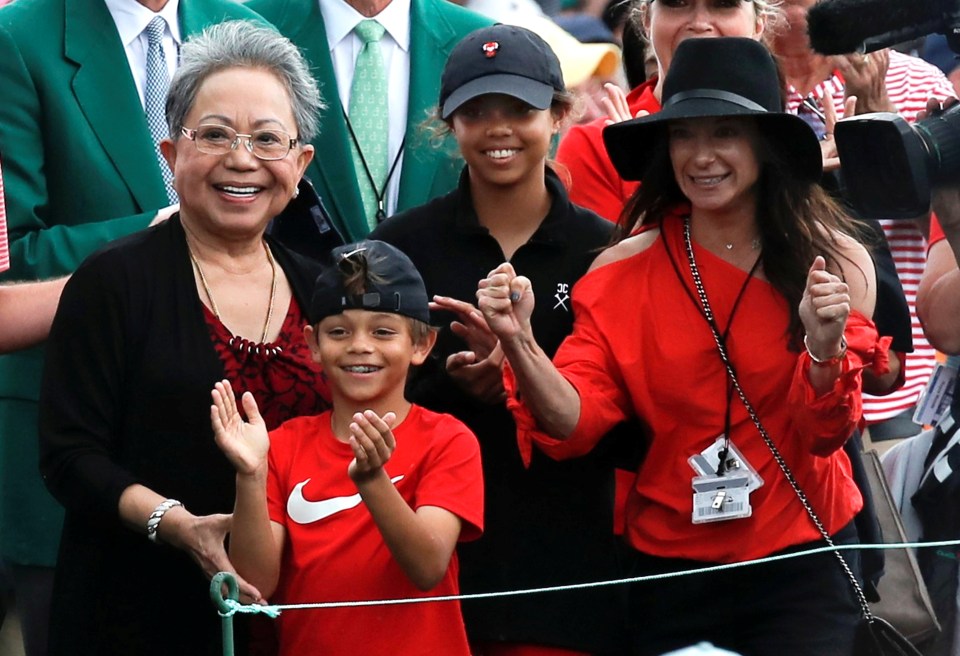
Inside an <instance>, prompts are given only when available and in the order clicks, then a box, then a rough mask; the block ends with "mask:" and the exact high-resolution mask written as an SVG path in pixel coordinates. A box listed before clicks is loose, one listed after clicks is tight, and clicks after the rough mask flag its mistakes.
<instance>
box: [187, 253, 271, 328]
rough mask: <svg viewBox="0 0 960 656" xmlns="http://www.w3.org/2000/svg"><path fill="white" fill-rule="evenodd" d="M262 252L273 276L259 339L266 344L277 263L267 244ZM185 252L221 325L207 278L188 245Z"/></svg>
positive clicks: (218, 311)
mask: <svg viewBox="0 0 960 656" xmlns="http://www.w3.org/2000/svg"><path fill="white" fill-rule="evenodd" d="M263 250H265V251H266V252H267V260H268V261H269V262H270V270H271V272H272V274H273V278H272V280H271V282H270V305H268V306H267V320H266V321H264V322H263V335H262V336H261V337H260V343H261V344H266V342H267V334H268V333H269V332H270V322H271V321H272V320H273V302H274V300H275V299H276V297H277V262H276V260H274V259H273V253H272V252H271V251H270V246H269V245H267V242H263ZM187 252H189V253H190V260H191V261H192V262H193V266H195V267H197V273H198V274H199V275H200V284H201V285H203V291H204V292H205V293H206V295H207V300H208V301H210V309H211V310H213V315H214V316H215V317H216V318H217V320H218V321H219V322H220V323H223V319H222V318H221V317H220V310H219V309H218V308H217V302H216V301H215V300H213V294H211V293H210V285H209V284H207V277H206V276H204V275H203V269H202V268H201V267H200V262H198V261H197V256H196V255H194V254H193V249H192V248H190V244H187ZM224 325H226V324H224Z"/></svg>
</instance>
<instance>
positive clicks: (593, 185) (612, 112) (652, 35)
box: [557, 0, 783, 221]
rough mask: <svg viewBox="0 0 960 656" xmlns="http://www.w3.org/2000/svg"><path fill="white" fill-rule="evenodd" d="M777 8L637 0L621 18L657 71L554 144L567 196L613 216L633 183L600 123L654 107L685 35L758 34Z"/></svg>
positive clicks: (764, 0)
mask: <svg viewBox="0 0 960 656" xmlns="http://www.w3.org/2000/svg"><path fill="white" fill-rule="evenodd" d="M782 16H783V13H782V11H781V10H780V9H779V7H778V6H777V3H773V2H770V0H656V1H654V0H639V1H638V2H636V3H634V4H633V8H632V9H631V10H630V15H629V18H628V19H627V20H629V21H631V22H632V23H633V26H634V28H636V29H639V30H641V31H642V32H643V34H644V35H646V38H647V40H648V41H649V42H650V47H651V49H652V50H653V54H654V56H655V58H656V67H657V73H656V75H653V76H652V77H650V79H648V80H647V81H645V82H644V83H643V84H640V85H639V86H637V87H635V88H634V89H632V90H631V91H630V93H629V95H627V96H626V98H619V99H618V98H617V96H614V100H613V101H612V102H613V103H614V104H611V105H608V107H607V110H608V112H609V117H610V118H608V117H606V116H605V117H602V118H598V119H596V120H594V121H591V122H590V123H586V124H583V125H575V126H573V127H572V128H570V130H568V131H567V133H566V135H564V137H563V139H562V140H561V142H560V147H559V148H558V149H557V161H558V162H560V163H561V164H563V165H564V166H565V167H566V168H567V169H568V170H569V172H570V185H569V187H570V198H571V200H573V202H575V203H577V204H578V205H583V206H584V207H586V208H589V209H591V210H593V211H594V212H596V213H597V214H599V215H600V216H602V217H604V218H606V219H609V220H610V221H616V220H617V218H618V217H619V216H620V212H621V211H622V210H623V206H624V205H625V204H626V202H627V200H629V198H630V196H631V195H632V194H633V192H634V191H636V189H637V183H636V182H635V181H626V180H623V179H621V177H620V176H619V175H618V174H617V170H616V168H614V166H613V163H612V162H611V161H610V157H609V156H608V155H607V151H606V150H605V149H604V147H603V137H602V133H603V128H604V126H606V125H607V123H608V122H609V121H610V120H611V119H615V120H622V117H624V116H626V117H629V118H632V117H634V116H637V115H638V112H641V111H645V112H648V113H650V114H654V113H656V112H658V111H660V101H661V98H662V95H663V80H664V77H665V75H666V72H667V70H668V69H669V68H670V62H671V61H672V60H673V53H674V51H675V50H676V49H677V46H678V45H680V43H681V42H683V41H684V40H686V39H689V38H696V37H717V36H742V37H749V38H751V39H757V40H760V39H762V38H764V36H765V35H766V34H768V33H769V32H770V30H771V28H773V27H776V25H777V24H778V23H779V22H780V21H781V19H782Z"/></svg>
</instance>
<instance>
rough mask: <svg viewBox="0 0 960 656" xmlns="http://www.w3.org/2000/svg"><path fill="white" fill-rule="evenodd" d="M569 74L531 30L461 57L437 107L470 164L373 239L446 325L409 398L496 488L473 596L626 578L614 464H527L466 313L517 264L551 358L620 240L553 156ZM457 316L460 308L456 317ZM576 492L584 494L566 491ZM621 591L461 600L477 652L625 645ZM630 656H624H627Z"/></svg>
mask: <svg viewBox="0 0 960 656" xmlns="http://www.w3.org/2000/svg"><path fill="white" fill-rule="evenodd" d="M570 105H571V101H570V96H569V95H568V94H567V92H566V91H565V89H564V83H563V78H562V74H561V71H560V65H559V62H558V61H557V58H556V55H555V54H554V53H553V52H552V51H551V50H550V48H549V46H548V45H547V44H546V43H545V42H544V41H543V40H542V39H540V38H539V37H538V36H537V35H535V34H533V33H532V32H530V31H528V30H525V29H522V28H519V27H511V26H506V25H499V26H495V27H491V28H487V29H483V30H479V31H477V32H474V33H472V34H471V35H469V36H468V37H467V38H466V39H464V41H462V42H461V43H460V44H459V45H458V46H457V47H456V48H455V49H454V51H453V52H452V53H451V55H450V58H449V60H448V62H447V64H446V68H445V71H444V74H443V78H442V82H441V94H440V108H439V114H440V117H441V119H442V120H443V121H444V123H445V124H446V127H447V129H449V130H450V131H451V132H452V133H453V135H454V136H455V137H456V140H457V143H458V145H459V148H460V152H461V154H462V155H463V158H464V159H465V160H466V163H467V165H466V167H465V169H464V171H463V174H462V176H461V180H460V185H459V187H458V189H457V190H455V191H454V192H452V193H451V194H449V195H447V196H444V197H441V198H438V199H436V200H434V201H432V202H431V203H428V204H427V205H424V206H422V207H420V208H416V209H412V210H410V211H408V212H405V213H403V214H400V215H397V216H395V217H393V218H391V219H389V220H387V221H386V222H384V223H383V224H382V225H381V226H380V227H379V228H378V229H377V230H375V231H374V232H373V234H372V235H371V238H375V239H382V240H384V241H387V242H390V243H393V244H394V245H396V246H398V247H399V248H400V249H401V250H403V251H404V252H406V253H407V255H409V256H410V258H411V259H412V260H413V262H414V263H415V264H416V266H417V268H418V269H419V270H420V272H421V274H422V275H423V278H424V281H425V283H426V286H427V291H428V292H429V293H430V294H432V295H435V296H434V299H435V301H436V303H435V307H434V309H435V310H439V311H442V312H443V314H442V315H439V316H440V317H444V318H446V322H445V323H448V324H449V323H450V319H451V318H454V319H456V321H454V322H453V323H452V324H450V326H449V327H448V328H445V329H444V330H442V331H441V334H440V336H439V339H438V343H437V347H436V349H435V351H434V352H435V353H437V354H438V356H437V357H436V358H435V360H434V361H433V362H428V363H427V364H426V365H424V367H423V368H422V370H421V371H420V372H419V374H418V375H417V376H416V377H415V378H414V380H413V381H412V383H411V386H410V394H411V400H413V401H415V402H417V403H420V404H422V405H425V406H427V407H428V408H430V409H432V410H437V411H442V412H448V413H450V414H453V415H454V416H456V417H457V418H458V419H460V420H462V421H463V422H465V423H466V424H467V425H468V426H469V427H470V429H471V430H473V431H474V432H475V433H476V435H477V437H478V439H479V441H480V445H481V453H482V460H483V468H484V479H485V488H486V493H485V504H486V519H485V522H486V529H485V532H484V535H483V537H482V538H481V539H480V540H478V541H476V542H474V543H471V544H463V545H460V547H459V553H460V565H461V573H460V578H461V589H462V591H463V592H464V593H477V592H496V591H504V590H516V589H519V588H534V587H543V586H550V585H560V584H565V583H578V582H587V581H595V580H602V579H610V578H616V577H617V576H618V575H620V573H621V569H620V568H619V566H618V561H617V549H618V545H617V543H616V539H615V537H614V535H613V531H612V528H613V516H612V515H613V484H614V476H613V468H612V466H611V465H610V464H609V461H608V459H607V457H606V456H605V455H604V454H601V453H599V452H598V453H597V454H595V455H593V456H591V457H590V458H587V459H584V460H581V461H577V462H571V463H558V462H554V461H552V460H550V459H549V458H546V457H544V456H543V455H542V454H534V457H533V460H532V462H531V461H530V460H529V453H527V454H526V456H527V459H526V460H524V458H523V457H522V456H521V454H520V453H519V451H518V449H517V444H516V425H515V424H514V422H513V419H512V417H511V415H510V413H509V412H508V410H507V408H506V405H505V404H504V399H505V396H504V391H503V384H502V364H503V354H502V352H501V350H500V349H499V347H498V346H497V344H496V338H495V337H493V336H492V335H491V334H490V333H489V332H488V331H487V330H486V325H485V324H484V322H483V319H482V317H481V316H480V314H479V312H478V311H477V310H476V309H475V308H474V307H473V306H472V305H471V304H470V302H471V301H472V300H473V299H474V298H475V292H476V285H477V281H478V280H480V279H481V278H483V277H484V276H486V275H487V273H488V272H489V271H490V269H492V268H493V267H495V266H497V264H499V263H500V262H502V261H504V260H509V261H510V262H512V263H513V265H514V266H515V267H516V268H517V269H518V270H520V271H522V272H524V274H525V275H527V276H529V277H530V278H531V279H533V280H535V281H536V283H537V285H538V286H543V287H544V288H546V289H549V290H550V294H551V295H552V302H550V303H549V304H546V305H544V306H543V307H541V308H538V310H537V312H536V313H535V314H534V316H533V318H532V326H533V328H532V330H533V332H534V333H535V334H536V336H537V339H538V340H539V341H540V342H541V343H542V344H543V345H544V348H545V349H546V350H547V352H549V353H552V352H553V351H554V350H555V349H556V348H557V347H558V346H559V345H560V342H561V341H562V340H563V338H564V337H565V336H566V335H568V334H569V332H570V330H571V328H572V326H573V315H572V313H571V306H570V290H571V289H572V288H573V285H574V283H576V281H577V280H578V279H579V278H580V277H581V276H582V275H583V274H584V273H585V272H586V271H587V269H588V267H589V266H590V262H591V261H592V260H593V258H594V257H595V256H596V254H597V253H598V252H599V250H600V248H602V247H603V246H604V245H605V244H607V243H609V239H610V232H611V228H612V226H611V225H610V224H609V223H607V222H605V221H603V220H602V219H600V218H599V217H598V216H596V215H595V214H593V213H592V212H589V211H586V210H584V209H582V208H579V207H577V206H575V205H573V204H571V203H570V201H569V200H568V199H567V196H566V193H565V191H564V188H563V185H562V184H561V182H560V180H559V178H558V177H557V175H556V174H555V173H554V172H553V171H552V170H551V169H550V167H549V166H548V163H547V156H548V151H549V150H550V144H551V140H552V138H553V136H554V135H555V134H556V133H557V131H558V130H559V128H560V125H561V123H562V122H563V121H564V120H565V119H566V118H567V115H568V113H569V111H570ZM450 313H452V315H451V314H450ZM573 489H578V490H580V492H579V493H577V494H573V493H571V490H573ZM622 596H623V591H622V590H614V589H610V588H607V589H602V590H597V591H590V592H583V591H581V592H575V593H573V592H570V593H551V594H538V595H529V596H519V597H507V598H498V599H490V600H483V601H474V602H466V603H464V605H463V612H464V619H465V621H466V625H467V631H468V634H469V636H470V638H471V640H472V642H473V643H474V653H475V654H484V655H490V654H496V655H501V654H584V653H591V654H593V653H608V652H617V651H618V649H619V646H620V645H619V642H618V640H619V639H620V637H621V633H622V632H621V631H620V628H621V624H622V620H621V618H622V616H623V604H622V603H621V602H620V598H621V597H622ZM620 653H622V651H621V652H620Z"/></svg>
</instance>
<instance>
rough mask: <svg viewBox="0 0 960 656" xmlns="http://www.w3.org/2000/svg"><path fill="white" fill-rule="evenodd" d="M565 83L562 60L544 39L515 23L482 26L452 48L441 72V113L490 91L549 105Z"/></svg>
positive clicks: (544, 106)
mask: <svg viewBox="0 0 960 656" xmlns="http://www.w3.org/2000/svg"><path fill="white" fill-rule="evenodd" d="M565 89H566V87H565V86H564V84H563V72H562V71H561V70H560V60H559V59H557V55H556V53H554V52H553V50H552V49H551V48H550V46H549V45H547V42H546V41H544V40H543V39H541V38H540V37H539V36H537V35H536V34H534V33H533V32H531V31H530V30H527V29H524V28H522V27H517V26H516V25H494V26H492V27H483V28H480V29H479V30H474V31H473V32H471V33H470V34H468V35H467V36H465V37H464V38H463V40H462V41H460V43H458V44H457V45H456V46H454V48H453V50H452V51H451V52H450V57H449V58H448V59H447V65H446V66H445V67H444V69H443V75H442V76H441V78H440V117H441V118H443V119H447V118H449V117H450V115H451V114H453V113H454V112H455V111H456V110H457V109H458V108H459V107H460V106H461V105H463V104H464V103H465V102H467V101H469V100H473V99H474V98H476V97H477V96H482V95H485V94H488V93H502V94H504V95H507V96H512V97H514V98H518V99H520V100H522V101H523V102H525V103H527V104H528V105H530V106H532V107H536V108H537V109H549V107H550V104H551V103H552V102H553V94H554V93H555V92H557V91H564V90H565Z"/></svg>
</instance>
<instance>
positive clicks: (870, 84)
mask: <svg viewBox="0 0 960 656" xmlns="http://www.w3.org/2000/svg"><path fill="white" fill-rule="evenodd" d="M834 63H835V65H836V67H837V70H839V71H840V74H841V75H842V76H843V82H844V88H845V93H846V95H847V97H849V96H856V97H857V98H858V99H859V100H858V102H857V111H858V112H859V113H860V114H868V113H871V112H896V111H897V108H896V107H895V106H894V105H893V103H892V102H891V101H890V96H888V95H887V68H888V67H889V66H890V51H889V50H886V49H884V50H877V51H876V52H868V53H866V54H860V53H852V54H849V55H839V56H837V57H835V58H834ZM848 116H853V114H848Z"/></svg>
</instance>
